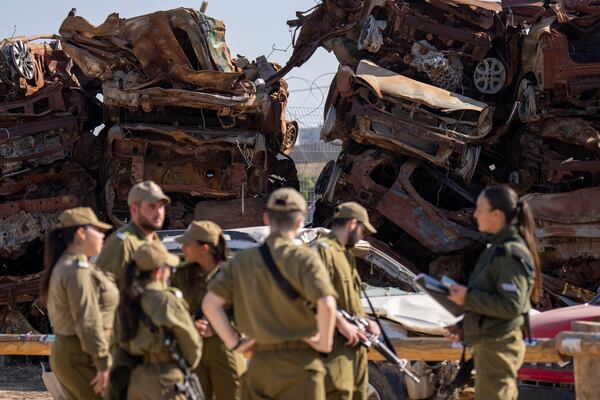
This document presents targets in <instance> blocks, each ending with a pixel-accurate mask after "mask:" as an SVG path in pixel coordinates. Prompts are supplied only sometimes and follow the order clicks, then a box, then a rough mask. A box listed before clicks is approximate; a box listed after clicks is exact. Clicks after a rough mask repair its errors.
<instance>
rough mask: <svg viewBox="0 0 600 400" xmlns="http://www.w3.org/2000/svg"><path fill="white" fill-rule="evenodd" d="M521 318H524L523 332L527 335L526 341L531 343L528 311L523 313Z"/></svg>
mask: <svg viewBox="0 0 600 400" xmlns="http://www.w3.org/2000/svg"><path fill="white" fill-rule="evenodd" d="M523 319H524V320H525V334H526V337H527V341H528V342H529V343H532V341H533V340H532V338H531V324H530V323H529V313H524V314H523Z"/></svg>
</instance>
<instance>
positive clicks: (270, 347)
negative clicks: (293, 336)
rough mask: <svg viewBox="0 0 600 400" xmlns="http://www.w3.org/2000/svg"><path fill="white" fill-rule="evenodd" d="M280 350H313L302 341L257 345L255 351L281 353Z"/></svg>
mask: <svg viewBox="0 0 600 400" xmlns="http://www.w3.org/2000/svg"><path fill="white" fill-rule="evenodd" d="M280 350H312V347H310V346H309V345H308V343H306V342H302V341H300V340H295V341H290V342H281V343H270V344H267V343H262V344H261V343H256V344H255V345H254V351H256V352H259V351H280Z"/></svg>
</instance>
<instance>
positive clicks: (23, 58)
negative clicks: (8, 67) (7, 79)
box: [10, 40, 34, 80]
mask: <svg viewBox="0 0 600 400" xmlns="http://www.w3.org/2000/svg"><path fill="white" fill-rule="evenodd" d="M10 54H11V56H12V63H13V65H14V66H15V68H16V69H17V71H19V74H21V76H22V77H23V78H25V79H27V80H29V79H33V76H34V65H33V56H32V55H31V52H30V51H29V48H27V45H26V44H25V43H23V42H22V41H20V40H17V41H16V42H14V43H13V44H12V45H11V49H10Z"/></svg>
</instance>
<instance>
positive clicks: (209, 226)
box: [175, 220, 223, 246]
mask: <svg viewBox="0 0 600 400" xmlns="http://www.w3.org/2000/svg"><path fill="white" fill-rule="evenodd" d="M222 232H223V231H222V230H221V227H220V226H219V225H217V224H215V223H214V222H212V221H208V220H203V221H193V222H192V223H191V224H190V225H189V226H188V228H187V230H186V231H185V233H184V234H183V235H182V236H179V237H178V238H177V239H175V241H177V242H179V243H181V244H189V243H194V242H204V243H210V244H212V245H214V246H217V245H218V244H219V238H220V237H221V233H222Z"/></svg>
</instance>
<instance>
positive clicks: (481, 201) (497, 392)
mask: <svg viewBox="0 0 600 400" xmlns="http://www.w3.org/2000/svg"><path fill="white" fill-rule="evenodd" d="M475 219H476V220H477V225H478V228H479V231H481V232H483V233H486V234H488V242H489V245H488V247H487V249H486V250H484V252H483V253H482V254H481V256H480V257H479V260H478V261H477V264H476V266H475V268H474V270H473V272H472V273H471V276H470V277H469V284H468V287H465V286H462V285H452V286H451V287H450V295H449V296H448V298H449V299H450V300H452V301H453V302H455V303H456V304H458V305H461V306H464V310H465V315H464V319H463V323H462V335H463V342H464V343H465V344H466V345H472V346H473V347H474V355H473V357H474V361H475V370H476V375H475V397H476V399H485V400H494V399H498V400H515V399H516V398H517V394H518V391H517V385H516V376H517V371H518V369H519V368H520V367H521V364H522V363H523V359H524V355H525V343H524V341H523V333H522V328H523V326H524V324H525V318H526V317H525V315H526V314H527V313H528V312H529V310H530V308H531V303H530V300H531V301H533V302H536V301H538V299H539V296H540V292H541V289H542V274H541V270H540V261H539V254H538V251H537V244H536V238H535V234H534V227H535V226H534V219H533V215H532V213H531V211H530V209H529V206H528V205H527V203H523V202H521V201H520V200H519V197H518V195H517V193H516V192H515V191H514V190H512V189H511V188H510V187H509V186H506V185H500V186H493V187H489V188H487V189H485V190H484V191H483V192H482V193H481V194H480V195H479V198H478V199H477V206H476V210H475ZM450 331H451V333H452V334H451V337H452V338H453V339H454V340H457V339H458V335H457V331H456V330H453V329H451V330H450Z"/></svg>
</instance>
